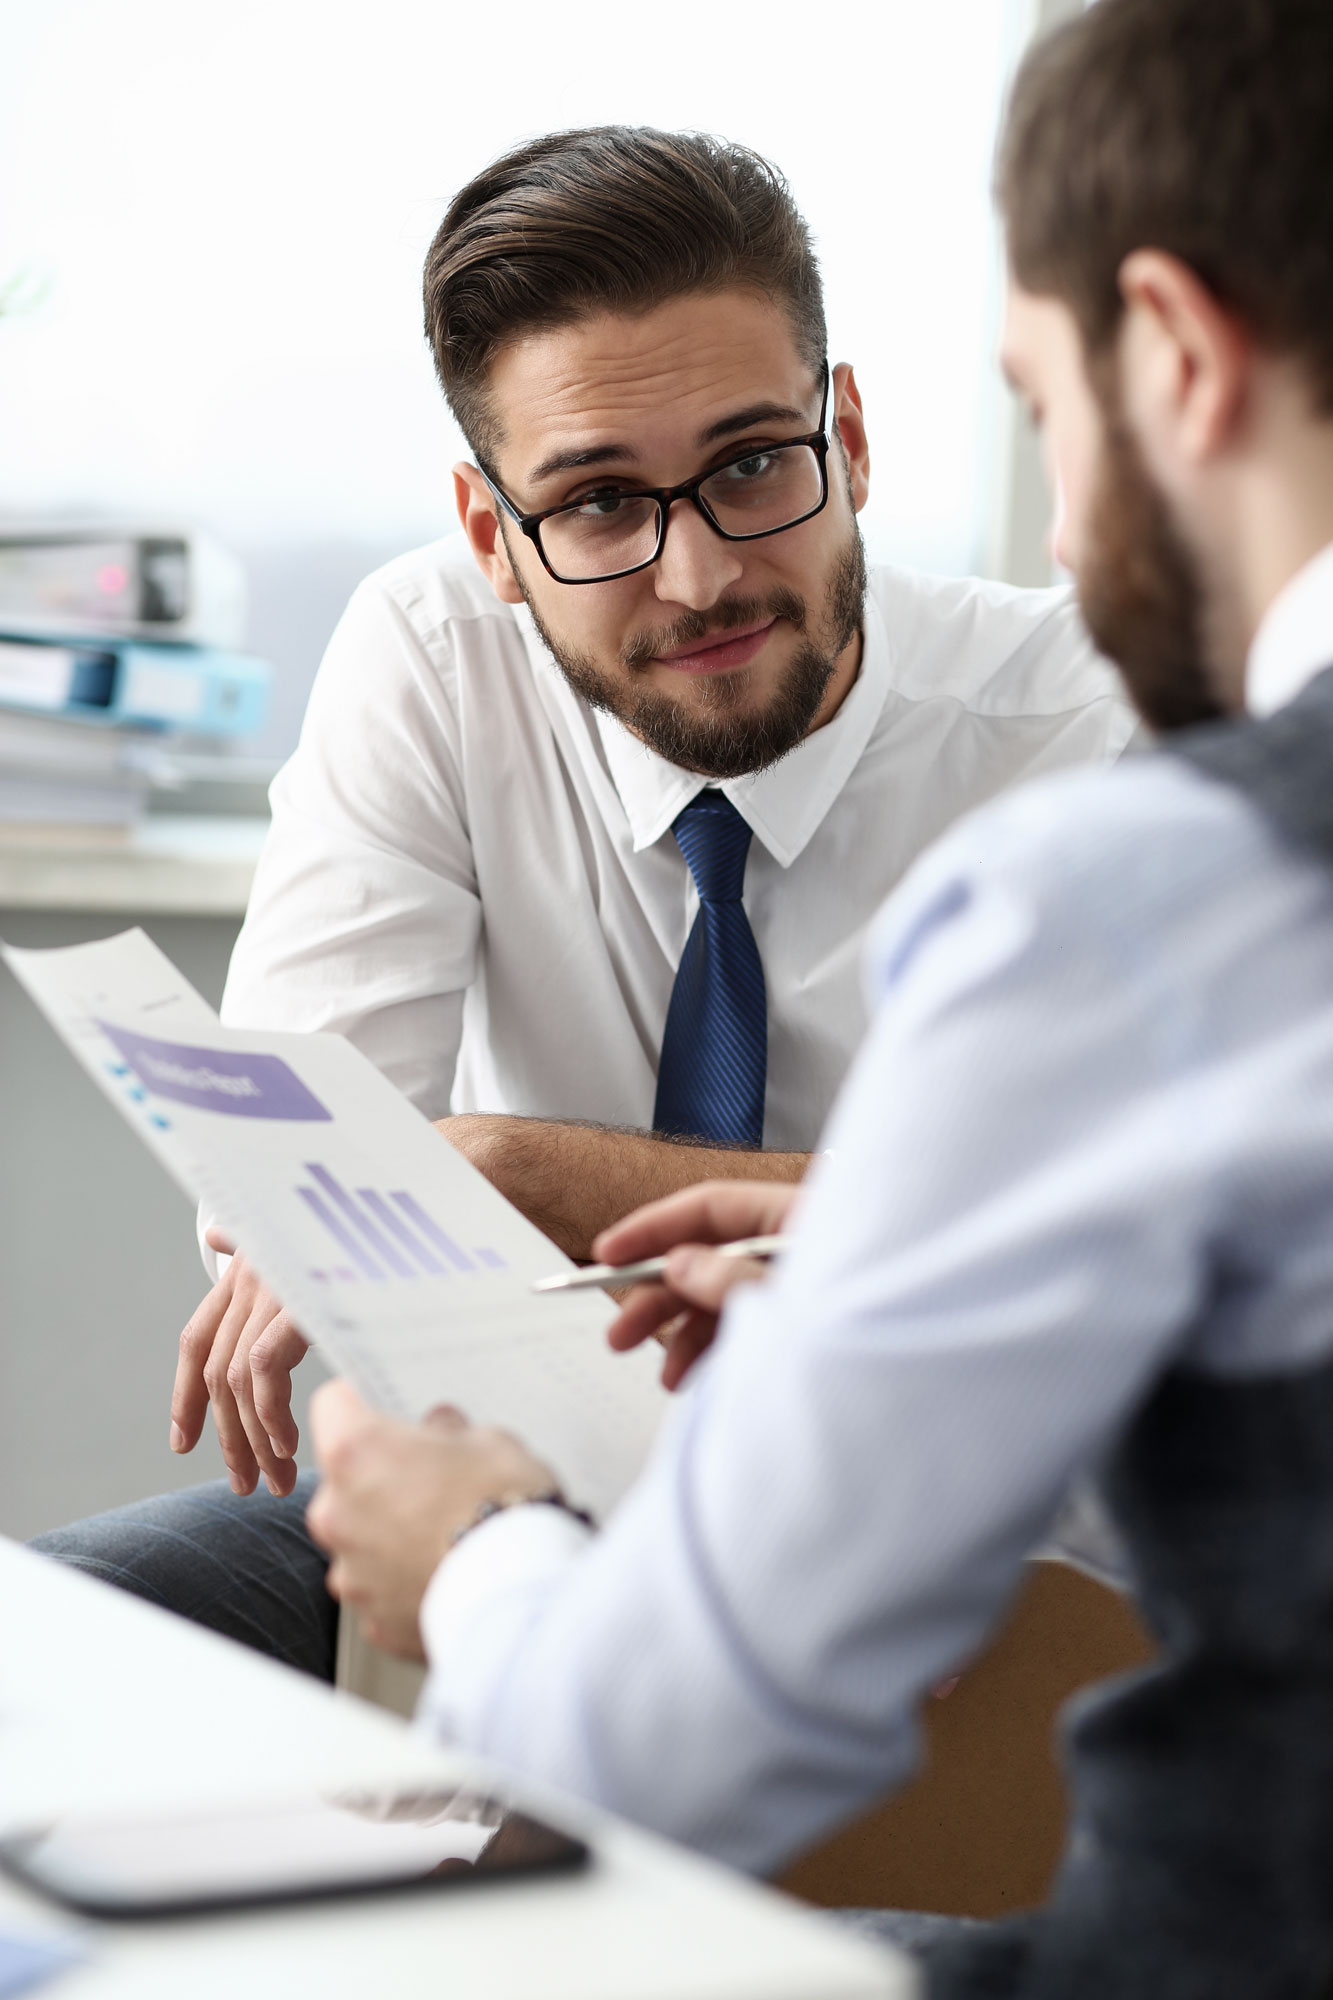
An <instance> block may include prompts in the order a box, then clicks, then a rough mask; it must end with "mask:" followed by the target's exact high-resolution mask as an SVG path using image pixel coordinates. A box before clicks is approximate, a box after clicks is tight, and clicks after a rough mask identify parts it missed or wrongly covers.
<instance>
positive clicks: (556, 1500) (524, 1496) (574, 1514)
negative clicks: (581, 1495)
mask: <svg viewBox="0 0 1333 2000" xmlns="http://www.w3.org/2000/svg"><path fill="white" fill-rule="evenodd" d="M507 1507H558V1508H559V1509H560V1512H561V1513H562V1514H568V1515H569V1517H570V1519H571V1520H574V1521H582V1523H583V1525H584V1527H585V1528H596V1526H597V1523H596V1521H594V1519H593V1517H592V1515H591V1514H590V1513H589V1512H588V1510H587V1508H586V1507H576V1506H575V1505H574V1504H573V1502H572V1501H570V1500H566V1498H565V1496H564V1494H563V1493H562V1492H561V1491H560V1489H559V1487H558V1486H553V1487H552V1488H551V1490H550V1492H549V1493H502V1494H501V1495H500V1497H499V1499H498V1500H483V1501H481V1502H480V1504H479V1505H478V1506H476V1507H474V1508H473V1510H472V1512H471V1514H470V1515H469V1516H468V1518H467V1520H466V1521H464V1523H463V1525H462V1527H461V1528H456V1529H455V1530H454V1532H453V1535H452V1536H451V1537H450V1546H451V1547H453V1546H456V1545H457V1543H459V1542H461V1541H462V1539H463V1537H464V1535H470V1534H471V1533H472V1530H473V1529H474V1528H479V1527H481V1525H482V1523H483V1522H484V1521H489V1520H490V1519H491V1517H492V1515H494V1514H503V1513H504V1511H505V1509H506V1508H507Z"/></svg>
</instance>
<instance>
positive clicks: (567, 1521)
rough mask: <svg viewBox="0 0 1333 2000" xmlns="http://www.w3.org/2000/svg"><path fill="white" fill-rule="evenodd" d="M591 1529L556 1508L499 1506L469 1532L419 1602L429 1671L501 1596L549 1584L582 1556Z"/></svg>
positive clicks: (437, 1573) (448, 1557) (516, 1593)
mask: <svg viewBox="0 0 1333 2000" xmlns="http://www.w3.org/2000/svg"><path fill="white" fill-rule="evenodd" d="M592 1532H593V1531H592V1530H591V1529H590V1528H588V1527H586V1526H585V1525H584V1523H583V1522H582V1521H578V1520H575V1518H574V1516H573V1515H572V1514H567V1513H566V1512H565V1511H564V1509H563V1508H562V1507H548V1506H543V1505H540V1504H537V1505H531V1506H522V1507H505V1508H503V1509H502V1510H501V1511H500V1513H498V1514H492V1516H491V1518H490V1520H489V1521H483V1523H482V1524H481V1526H480V1527H479V1528H471V1529H469V1530H468V1532H467V1534H466V1535H464V1537H463V1539H462V1540H461V1541H460V1542H459V1543H458V1545H457V1546H456V1547H455V1548H452V1549H451V1550H450V1551H449V1553H448V1555H447V1556H446V1557H445V1558H444V1560H443V1562H441V1563H440V1565H439V1567H438V1568H437V1569H436V1571H435V1574H434V1576H433V1577H432V1578H431V1580H430V1582H429V1583H428V1584H427V1586H426V1594H425V1596H424V1597H423V1598H422V1600H421V1613H420V1625H421V1640H422V1644H423V1645H424V1647H425V1649H426V1658H427V1660H428V1661H429V1662H430V1664H431V1666H432V1668H434V1667H435V1666H436V1665H437V1664H439V1663H442V1662H443V1661H444V1660H445V1659H446V1658H447V1656H448V1655H449V1653H450V1652H451V1651H452V1650H453V1649H454V1648H455V1647H456V1646H457V1645H458V1644H459V1643H460V1641H461V1640H463V1639H464V1637H465V1635H466V1633H467V1631H468V1628H469V1627H470V1626H471V1625H472V1623H473V1621H474V1620H475V1619H476V1618H477V1616H478V1615H479V1614H480V1613H481V1612H482V1611H484V1610H485V1609H486V1608H487V1607H489V1606H491V1605H493V1604H495V1603H497V1602H498V1601H499V1600H500V1599H501V1598H504V1597H509V1596H511V1595H522V1594H523V1593H524V1592H525V1591H526V1590H528V1589H529V1588H531V1587H533V1586H535V1585H538V1584H543V1583H548V1582H551V1581H553V1580H554V1578H555V1577H557V1576H558V1575H559V1573H560V1572H561V1571H562V1570H565V1569H568V1568H569V1566H570V1565H571V1564H572V1563H573V1562H575V1561H576V1560H577V1559H578V1557H579V1556H580V1555H581V1554H582V1553H583V1550H584V1549H585V1548H586V1547H587V1544H588V1542H589V1540H590V1538H591V1535H592Z"/></svg>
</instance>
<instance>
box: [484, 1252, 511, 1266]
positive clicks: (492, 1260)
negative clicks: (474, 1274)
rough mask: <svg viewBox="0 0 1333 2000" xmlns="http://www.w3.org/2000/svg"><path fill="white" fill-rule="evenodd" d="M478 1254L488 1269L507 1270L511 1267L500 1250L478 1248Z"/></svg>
mask: <svg viewBox="0 0 1333 2000" xmlns="http://www.w3.org/2000/svg"><path fill="white" fill-rule="evenodd" d="M477 1256H478V1257H479V1258H480V1259H481V1262H482V1263H483V1264H484V1265H485V1266H486V1268H487V1270H488V1271H507V1270H508V1268H509V1266H508V1265H507V1264H506V1263H505V1260H504V1258H503V1257H502V1256H501V1255H500V1253H499V1251H498V1250H478V1252H477Z"/></svg>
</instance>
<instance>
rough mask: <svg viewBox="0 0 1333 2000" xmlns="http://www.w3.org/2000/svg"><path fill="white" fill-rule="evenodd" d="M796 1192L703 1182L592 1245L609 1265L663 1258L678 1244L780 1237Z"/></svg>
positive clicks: (778, 1185)
mask: <svg viewBox="0 0 1333 2000" xmlns="http://www.w3.org/2000/svg"><path fill="white" fill-rule="evenodd" d="M796 1192H797V1190H796V1188H795V1187H794V1186H792V1185H791V1184H789V1183H784V1182H779V1181H700V1182H699V1183H698V1184H697V1185H696V1186H694V1187H688V1188H682V1189H681V1190H680V1191H679V1193H677V1194H669V1195H666V1196H664V1197H663V1199H662V1200H661V1201H650V1202H648V1203H647V1204H646V1206H645V1207H643V1208H637V1209H635V1211H634V1213H633V1214H632V1215H627V1216H626V1217H625V1219H624V1221H623V1222H617V1223H615V1224H613V1226H612V1227H611V1228H610V1229H604V1230H603V1231H602V1233H601V1235H600V1236H598V1237H597V1238H596V1239H595V1241H594V1242H593V1245H592V1252H593V1255H594V1256H595V1257H596V1258H597V1259H598V1260H599V1261H600V1262H602V1263H606V1264H629V1263H633V1262H634V1261H635V1260H637V1259H638V1258H640V1257H655V1256H659V1255H660V1254H661V1253H662V1252H663V1251H664V1250H671V1249H673V1248H674V1247H675V1245H676V1244H678V1243H731V1242H734V1241H735V1240H736V1239H737V1238H738V1237H741V1236H770V1235H773V1234H775V1233H776V1232H777V1231H778V1230H779V1229H780V1228H781V1227H782V1224H783V1222H784V1220H785V1218H786V1215H787V1211H788V1209H789V1208H790V1206H791V1203H792V1201H793V1199H794V1197H795V1195H796Z"/></svg>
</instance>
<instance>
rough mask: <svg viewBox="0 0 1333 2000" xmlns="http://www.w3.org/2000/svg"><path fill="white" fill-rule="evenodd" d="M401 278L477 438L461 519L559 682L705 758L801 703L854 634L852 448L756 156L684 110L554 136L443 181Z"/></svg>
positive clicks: (828, 675)
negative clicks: (417, 286)
mask: <svg viewBox="0 0 1333 2000" xmlns="http://www.w3.org/2000/svg"><path fill="white" fill-rule="evenodd" d="M425 299H426V328H427V333H428V336H429V338H430V341H431V345H432V348H433V351H434V354H435V359H436V365H437V368H438V371H439V375H440V380H441V383H442V384H443V387H444V390H445V394H446V396H447V397H448V399H449V404H450V407H451V408H452V410H453V411H454V414H455V416H456V417H457V419H458V422H459V424H460V426H461V427H462V429H463V431H464V434H465V435H466V437H467V439H468V442H469V443H470V444H471V446H472V448H473V451H474V453H475V455H476V461H477V463H476V464H475V465H460V466H459V467H458V468H457V469H456V473H455V482H456V487H457V494H458V505H459V513H460V517H461V519H462V522H463V526H464V529H465V531H466V533H467V535H468V538H469V540H470V541H471V544H472V548H473V551H474V554H475V555H476V557H477V560H478V562H479V564H480V566H481V568H482V570H483V572H484V574H485V575H486V576H487V578H488V580H489V581H490V583H491V585H492V586H493V588H494V589H495V591H496V593H497V595H498V596H499V597H501V598H502V599H503V600H504V601H505V602H507V603H511V604H517V603H519V602H522V601H526V602H527V604H528V606H529V608H530V610H531V612H532V614H533V617H534V619H535V620H536V623H537V626H538V629H539V631H540V632H541V634H542V637H543V638H544V639H545V641H546V643H547V645H548V646H549V648H550V650H551V652H552V654H553V655H554V657H555V659H556V661H557V662H558V664H559V666H560V667H561V669H562V670H563V672H564V674H565V676H566V678H567V679H568V680H569V681H570V682H571V684H572V685H573V686H574V688H575V689H576V690H577V692H578V693H579V694H581V695H583V696H584V697H585V698H586V699H587V700H589V701H591V702H593V703H594V704H595V705H597V706H598V707H601V708H604V709H606V710H608V711H609V712H610V713H611V714H613V715H615V716H617V717H619V719H620V720H621V721H623V722H624V723H625V724H626V725H627V726H628V727H629V728H630V729H632V730H633V731H634V732H635V733H636V734H637V735H638V736H640V737H641V738H642V739H643V740H644V741H645V742H646V743H648V744H649V745H650V746H651V747H652V748H653V749H654V750H656V751H657V752H658V753H659V754H660V755H661V756H663V757H666V758H668V759H669V760H670V761H672V762H673V763H676V764H680V765H683V766H684V767H685V768H687V769H691V770H696V771H702V772H704V773H706V774H707V775H708V776H710V777H719V778H726V777H735V776H738V775H740V774H741V773H742V772H745V771H752V770H758V769H761V768H762V767H763V766H765V765H767V764H770V763H772V762H773V761H774V760H775V759H776V758H778V757H781V756H783V755H785V753H786V752H787V751H788V750H790V749H792V748H793V747H794V746H795V745H796V744H797V743H798V742H800V740H801V739H802V737H803V736H805V735H806V734H807V733H808V731H809V730H810V729H811V728H812V727H816V726H818V724H819V723H821V722H823V721H825V720H827V718H828V717H829V716H830V715H831V714H832V713H833V712H834V710H835V709H836V708H837V706H838V703H839V702H840V701H841V699H842V696H843V695H844V694H845V693H846V691H847V688H848V686H849V685H850V684H851V681H852V679H854V677H855V673H856V666H857V661H858V657H859V646H860V623H861V612H862V604H863V599H864V594H865V566H864V559H863V555H862V549H861V541H860V535H859V532H858V530H857V525H856V513H857V511H858V509H859V508H860V507H861V506H863V505H864V502H865V498H866V492H867V482H868V476H869V456H868V452H867V448H866V440H865V431H864V428H863V425H862V422H861V412H860V403H859V398H858V396H857V391H856V385H855V382H854V381H853V379H852V374H851V370H850V369H849V368H847V367H845V366H840V367H838V368H837V369H835V370H834V371H833V372H832V376H831V377H830V374H829V371H828V362H827V354H826V348H827V335H826V331H825V325H824V306H823V295H822V289H821V286H820V280H819V271H818V267H817V266H816V263H815V259H814V254H813V251H812V248H811V244H810V238H809V232H808V230H807V229H806V226H805V223H804V222H803V220H802V219H801V217H800V215H799V214H798V213H797V211H796V209H795V207H794V205H793V203H792V200H791V197H790V194H789V193H788V191H787V189H786V186H785V184H784V183H783V182H782V180H781V178H780V176H779V175H778V174H777V173H776V172H775V171H774V170H773V169H772V168H771V167H769V166H768V165H767V163H766V162H764V161H762V160H760V159H759V158H758V157H757V156H756V155H755V154H753V153H750V152H748V151H747V150H746V149H745V148H743V147H739V146H731V145H726V144H724V143H722V142H720V141H718V140H713V139H708V138H702V137H699V136H697V135H693V134H678V133H662V132H655V131H650V130H642V129H631V128H627V127H619V126H616V127H606V128H598V129H595V130H592V131H584V132H569V133H557V134H554V135H552V136H550V137H548V138H545V139H541V140H538V141H536V142H535V143H533V144H532V145H529V146H525V147H522V148H520V149H519V150H518V151H517V152H515V153H511V154H509V155H507V156H506V157H505V158H504V159H502V160H500V161H497V162H496V163H495V164H494V165H493V166H491V167H489V168H488V169H487V170H486V171H485V172H484V173H482V174H480V175H479V176H478V177H477V179H476V180H474V181H473V182H471V183H470V184H469V186H468V187H466V188H464V189H463V191H462V192H461V193H460V194H459V195H458V196H457V197H456V199H455V200H454V202H453V204H452V205H451V207H450V209H449V212H448V214H447V215H446V216H445V219H444V221H443V223H442V224H441V226H440V230H439V233H438V234H437V236H436V239H435V242H434V244H433V245H432V247H431V252H430V255H429V257H428V259H427V264H426V279H425ZM682 485H686V486H690V487H692V488H693V492H694V493H697V500H696V499H695V498H694V497H693V496H692V494H691V493H689V492H687V493H686V494H684V495H681V496H679V497H676V498H675V499H670V500H659V499H656V498H653V497H652V496H651V493H650V492H649V491H648V489H657V491H658V492H659V493H660V492H661V491H662V490H663V489H673V488H676V487H679V486H682Z"/></svg>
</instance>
